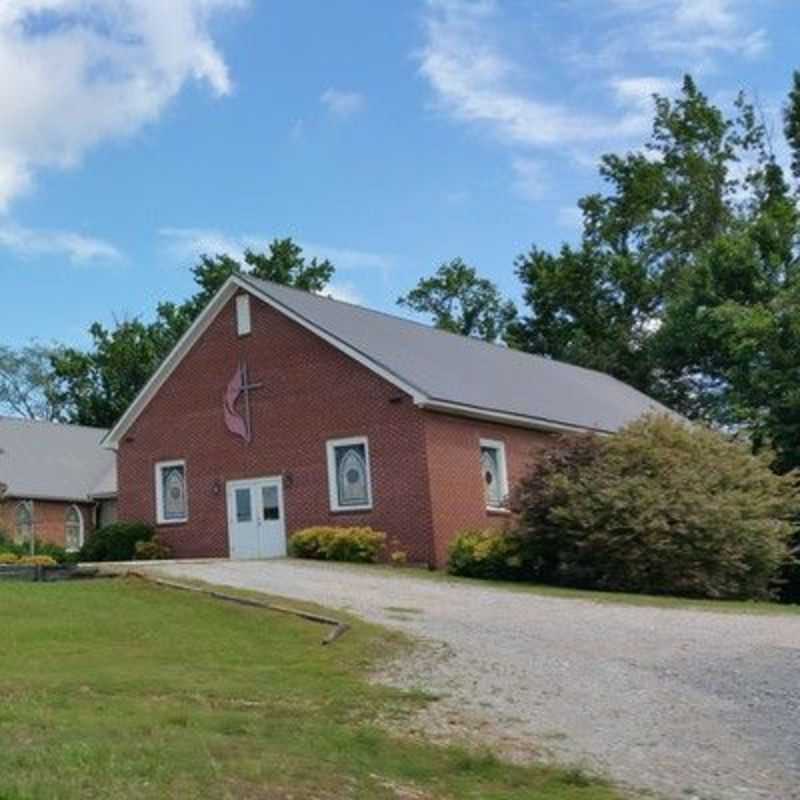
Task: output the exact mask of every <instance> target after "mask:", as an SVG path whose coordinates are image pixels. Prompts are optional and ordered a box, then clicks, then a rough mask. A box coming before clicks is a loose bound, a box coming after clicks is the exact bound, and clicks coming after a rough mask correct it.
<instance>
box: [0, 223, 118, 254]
mask: <svg viewBox="0 0 800 800" xmlns="http://www.w3.org/2000/svg"><path fill="white" fill-rule="evenodd" d="M0 247H3V248H5V249H7V250H11V251H12V252H14V253H16V254H17V255H19V256H23V257H34V256H47V255H52V256H66V257H67V258H68V259H69V260H70V261H71V262H73V263H76V264H81V263H86V262H89V261H119V260H121V259H122V253H120V251H119V250H118V249H117V248H116V247H115V246H114V245H113V244H110V243H109V242H105V241H103V240H102V239H95V238H93V237H91V236H84V235H82V234H79V233H73V232H71V231H46V230H37V229H33V228H26V227H23V226H21V225H16V224H14V223H5V224H2V225H0Z"/></svg>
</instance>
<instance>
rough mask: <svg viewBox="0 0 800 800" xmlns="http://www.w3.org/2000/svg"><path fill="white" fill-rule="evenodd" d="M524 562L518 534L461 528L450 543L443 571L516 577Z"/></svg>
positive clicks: (522, 573) (482, 575)
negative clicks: (464, 529) (463, 529)
mask: <svg viewBox="0 0 800 800" xmlns="http://www.w3.org/2000/svg"><path fill="white" fill-rule="evenodd" d="M523 567H524V563H523V558H522V550H521V544H520V540H519V537H518V536H517V535H516V534H514V533H508V532H505V531H499V530H496V529H494V528H489V529H488V530H474V531H463V532H462V533H460V534H459V535H458V536H457V537H456V538H455V540H454V541H453V542H452V543H451V545H450V552H449V558H448V561H447V571H448V572H449V573H450V574H451V575H463V576H465V577H469V578H495V579H499V580H520V579H522V578H523V577H525V575H524V570H523Z"/></svg>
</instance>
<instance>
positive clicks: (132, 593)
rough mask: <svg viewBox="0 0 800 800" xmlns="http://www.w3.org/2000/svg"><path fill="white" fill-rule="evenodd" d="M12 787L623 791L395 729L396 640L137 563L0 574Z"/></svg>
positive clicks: (408, 704)
mask: <svg viewBox="0 0 800 800" xmlns="http://www.w3.org/2000/svg"><path fill="white" fill-rule="evenodd" d="M0 619H2V632H3V644H2V648H0V738H1V739H2V741H3V753H2V768H1V769H0V799H1V800H23V798H24V799H25V800H38V798H42V799H44V798H47V799H48V800H50V798H60V799H61V798H63V799H64V800H68V799H69V798H82V800H84V799H90V798H104V799H106V800H118V799H122V798H136V799H137V800H148V798H159V799H160V798H181V799H182V800H183V798H237V800H238V799H240V798H241V799H243V800H251V799H252V800H289V798H295V800H300V799H301V798H319V799H320V800H327V799H328V798H330V799H331V800H332V799H333V798H353V799H354V800H359V799H360V798H362V799H364V800H366V799H367V798H369V799H370V800H373V799H374V800H382V799H385V798H404V799H405V800H429V799H433V798H452V799H453V800H455V798H481V800H492V799H493V798H494V799H496V800H500V799H501V798H502V800H518V799H521V798H530V799H531V800H533V799H534V798H535V799H536V800H615V798H618V797H619V796H618V795H617V794H616V793H615V791H614V790H613V789H612V788H610V787H608V786H606V785H605V784H603V783H602V782H600V781H596V780H594V779H591V778H587V776H585V775H584V774H582V773H579V772H575V771H571V770H558V769H553V768H549V767H541V766H533V767H518V766H510V765H508V764H504V763H502V762H500V761H499V760H498V759H497V758H495V757H494V756H493V755H492V754H491V753H489V752H485V753H474V752H470V751H468V750H466V749H461V748H459V747H455V746H452V747H442V746H433V745H431V744H430V743H427V742H424V741H419V740H414V739H411V738H401V737H398V736H392V735H390V733H389V732H388V731H387V730H386V727H385V725H379V724H378V723H377V720H378V719H381V720H387V719H388V720H392V719H398V720H400V719H402V718H404V717H406V716H407V715H409V714H412V713H413V712H414V710H415V709H416V708H418V707H419V704H420V703H422V702H425V701H424V700H423V699H422V698H421V697H419V696H415V695H409V694H403V693H400V692H398V691H394V690H390V689H386V688H383V687H378V686H374V685H371V684H369V683H368V682H367V680H366V677H365V676H366V673H367V672H368V670H369V669H370V668H372V667H373V666H374V665H375V663H376V659H377V658H378V657H379V655H381V654H382V655H386V654H387V653H390V652H392V651H393V650H397V649H398V648H402V647H403V646H404V644H403V642H402V640H401V639H400V638H398V637H396V636H394V635H391V634H389V633H387V632H386V631H384V630H383V629H380V628H377V627H374V626H369V625H366V624H363V623H359V622H355V623H354V626H353V628H352V630H350V631H349V632H348V633H347V634H346V635H345V636H344V637H343V638H342V639H340V640H339V641H338V642H337V643H336V644H334V645H332V646H329V647H322V646H321V645H320V641H321V639H322V636H323V635H324V634H325V629H324V628H322V627H321V626H319V625H315V624H314V623H310V622H307V621H304V620H301V619H298V618H295V617H290V616H286V615H282V614H277V613H274V612H268V611H262V610H258V609H252V608H244V607H239V606H234V605H228V604H225V603H222V602H220V601H218V600H214V599H211V598H208V597H203V596H197V595H194V594H189V593H183V592H178V591H175V590H171V589H165V588H158V587H155V586H153V585H150V584H146V583H144V582H138V581H126V580H122V579H119V580H113V581H112V580H106V581H91V582H72V583H70V582H66V583H60V584H23V583H19V584H11V583H7V584H2V585H0Z"/></svg>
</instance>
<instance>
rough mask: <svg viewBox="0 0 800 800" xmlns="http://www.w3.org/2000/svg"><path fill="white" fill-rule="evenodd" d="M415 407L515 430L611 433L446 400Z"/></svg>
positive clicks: (426, 402) (597, 428)
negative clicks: (497, 424)
mask: <svg viewBox="0 0 800 800" xmlns="http://www.w3.org/2000/svg"><path fill="white" fill-rule="evenodd" d="M417 405H419V407H420V408H424V409H427V410H428V411H436V412H439V413H444V414H453V415H455V416H459V417H469V418H470V419H479V420H485V421H487V422H498V423H501V424H503V425H513V426H514V427H517V428H529V429H531V430H539V431H546V432H548V433H597V434H601V435H608V434H610V433H612V431H609V430H605V429H603V428H599V427H592V426H586V425H572V424H570V423H567V422H559V421H557V420H548V419H542V418H540V417H528V416H525V415H524V414H515V413H513V412H509V411H498V410H495V409H488V408H478V407H476V406H469V405H465V404H463V403H453V402H451V401H448V400H436V399H430V400H427V401H424V402H422V403H418V404H417Z"/></svg>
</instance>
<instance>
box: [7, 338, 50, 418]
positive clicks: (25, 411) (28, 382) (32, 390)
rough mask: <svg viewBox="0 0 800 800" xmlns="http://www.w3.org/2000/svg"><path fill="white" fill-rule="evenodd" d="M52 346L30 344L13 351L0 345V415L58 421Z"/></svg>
mask: <svg viewBox="0 0 800 800" xmlns="http://www.w3.org/2000/svg"><path fill="white" fill-rule="evenodd" d="M59 352H60V348H58V347H56V346H48V345H43V344H39V343H37V342H32V343H31V344H29V345H27V346H26V347H22V348H20V349H19V350H14V349H12V348H10V347H6V346H5V345H0V413H6V414H11V415H13V416H19V417H26V418H28V419H43V420H50V421H58V420H61V419H62V417H63V416H64V406H63V403H62V402H60V400H59V397H58V392H57V386H56V377H55V375H54V373H53V369H52V363H51V359H52V358H53V357H54V356H56V355H57V354H58V353H59Z"/></svg>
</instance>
